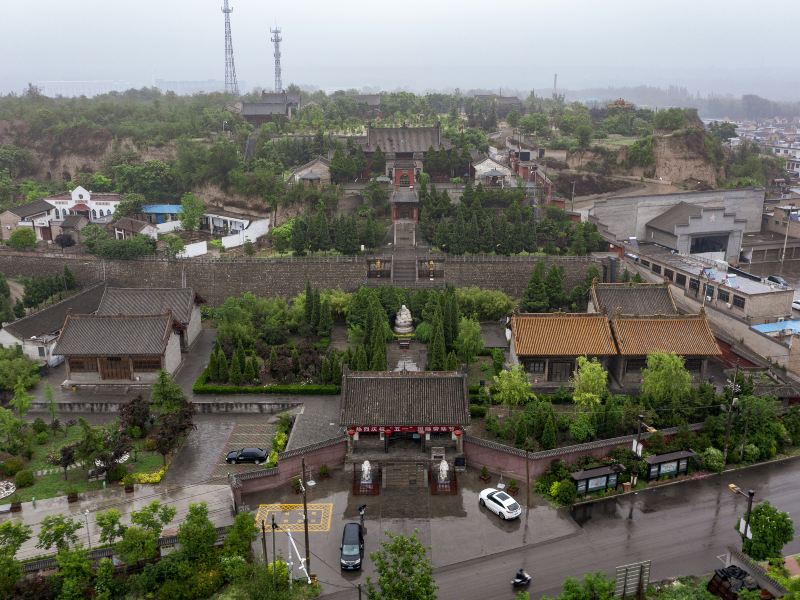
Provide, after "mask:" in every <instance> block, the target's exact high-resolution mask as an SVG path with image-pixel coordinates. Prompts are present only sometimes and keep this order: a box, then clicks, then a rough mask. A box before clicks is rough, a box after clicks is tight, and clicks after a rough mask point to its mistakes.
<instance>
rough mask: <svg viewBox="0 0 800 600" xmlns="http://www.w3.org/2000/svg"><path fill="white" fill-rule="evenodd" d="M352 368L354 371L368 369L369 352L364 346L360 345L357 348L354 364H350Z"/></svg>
mask: <svg viewBox="0 0 800 600" xmlns="http://www.w3.org/2000/svg"><path fill="white" fill-rule="evenodd" d="M350 368H351V369H352V370H353V371H366V370H367V369H368V368H369V363H368V362H367V352H366V350H364V346H362V345H359V346H358V348H357V349H356V352H355V354H354V355H353V364H351V365H350Z"/></svg>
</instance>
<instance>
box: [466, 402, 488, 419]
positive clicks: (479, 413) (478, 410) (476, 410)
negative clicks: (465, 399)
mask: <svg viewBox="0 0 800 600" xmlns="http://www.w3.org/2000/svg"><path fill="white" fill-rule="evenodd" d="M469 416H470V417H475V418H481V417H485V416H486V407H485V406H481V405H480V404H470V405H469Z"/></svg>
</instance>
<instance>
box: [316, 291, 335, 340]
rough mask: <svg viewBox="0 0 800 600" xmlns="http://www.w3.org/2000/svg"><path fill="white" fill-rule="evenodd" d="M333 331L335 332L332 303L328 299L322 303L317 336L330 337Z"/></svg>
mask: <svg viewBox="0 0 800 600" xmlns="http://www.w3.org/2000/svg"><path fill="white" fill-rule="evenodd" d="M331 330H333V315H331V303H330V302H329V301H328V299H327V298H326V299H325V300H323V301H322V303H321V304H320V308H319V324H318V325H317V335H319V336H320V337H323V338H326V337H330V335H331Z"/></svg>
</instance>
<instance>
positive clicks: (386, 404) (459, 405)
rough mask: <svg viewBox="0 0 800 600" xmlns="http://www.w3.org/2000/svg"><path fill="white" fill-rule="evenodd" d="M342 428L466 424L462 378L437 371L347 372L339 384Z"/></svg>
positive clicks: (466, 409) (461, 374) (464, 387)
mask: <svg viewBox="0 0 800 600" xmlns="http://www.w3.org/2000/svg"><path fill="white" fill-rule="evenodd" d="M342 384H343V387H342V420H341V424H342V426H344V427H350V426H356V425H381V426H383V425H386V426H389V425H391V426H403V425H406V426H408V425H466V424H468V423H469V403H468V396H467V384H466V375H464V374H463V373H456V372H449V371H441V372H433V371H417V372H403V371H398V372H384V371H380V372H372V371H359V372H355V373H347V374H346V375H345V377H344V380H343V382H342Z"/></svg>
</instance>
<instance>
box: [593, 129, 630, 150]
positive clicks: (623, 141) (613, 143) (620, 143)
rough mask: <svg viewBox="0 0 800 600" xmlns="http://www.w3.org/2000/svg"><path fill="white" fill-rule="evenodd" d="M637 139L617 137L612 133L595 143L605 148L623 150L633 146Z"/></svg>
mask: <svg viewBox="0 0 800 600" xmlns="http://www.w3.org/2000/svg"><path fill="white" fill-rule="evenodd" d="M638 139H639V138H637V137H627V136H624V135H617V134H614V133H612V134H611V135H609V136H608V137H607V138H605V139H599V140H596V141H597V145H598V146H605V147H606V148H615V149H616V148H624V147H627V146H630V145H631V144H633V143H634V142H635V141H636V140H638Z"/></svg>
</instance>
